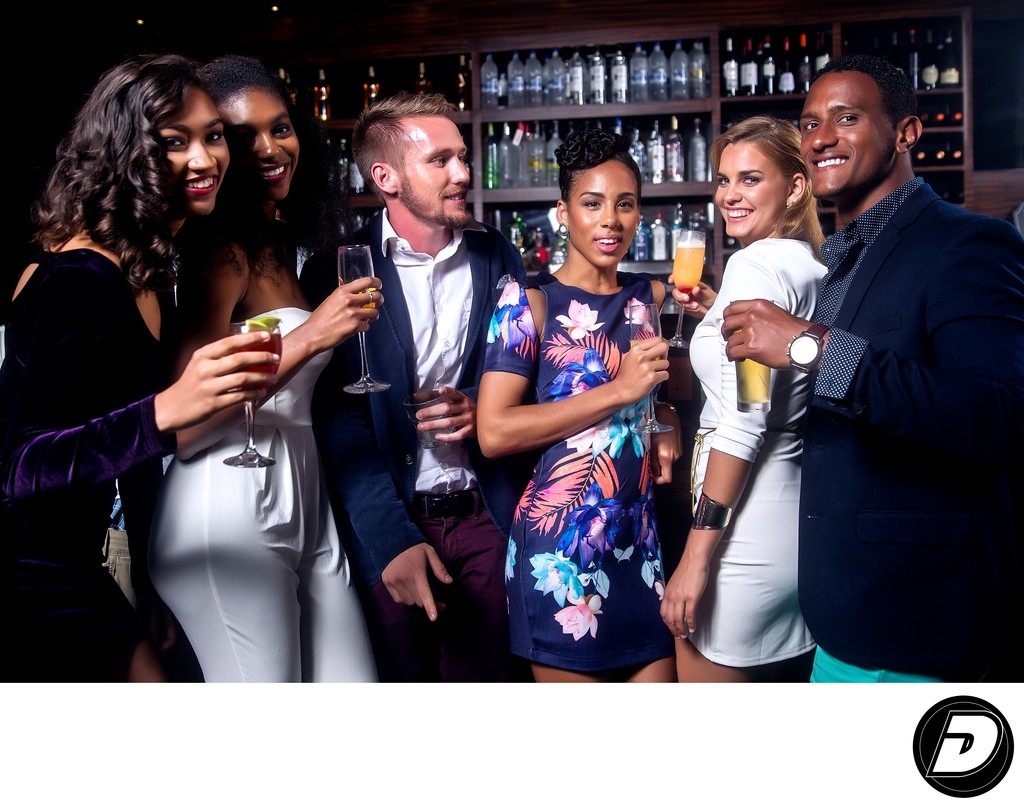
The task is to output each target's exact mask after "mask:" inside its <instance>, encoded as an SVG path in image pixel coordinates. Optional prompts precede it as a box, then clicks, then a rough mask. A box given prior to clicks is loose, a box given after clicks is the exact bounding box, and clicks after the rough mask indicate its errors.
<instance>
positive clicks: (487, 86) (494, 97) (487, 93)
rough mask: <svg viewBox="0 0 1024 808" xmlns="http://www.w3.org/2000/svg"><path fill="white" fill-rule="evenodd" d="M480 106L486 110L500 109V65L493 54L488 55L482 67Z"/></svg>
mask: <svg viewBox="0 0 1024 808" xmlns="http://www.w3.org/2000/svg"><path fill="white" fill-rule="evenodd" d="M480 106H482V107H483V108H484V109H497V107H498V65H497V64H495V62H494V55H493V54H491V53H488V54H487V56H486V57H485V58H484V63H483V64H482V65H481V66H480Z"/></svg>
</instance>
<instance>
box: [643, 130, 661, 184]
mask: <svg viewBox="0 0 1024 808" xmlns="http://www.w3.org/2000/svg"><path fill="white" fill-rule="evenodd" d="M647 166H648V168H647V170H648V172H649V174H650V180H651V182H654V183H662V182H665V139H664V138H663V137H662V136H661V124H660V123H659V122H658V119H657V118H655V119H654V124H653V126H652V127H651V133H650V134H649V135H648V136H647Z"/></svg>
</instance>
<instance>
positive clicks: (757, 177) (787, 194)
mask: <svg viewBox="0 0 1024 808" xmlns="http://www.w3.org/2000/svg"><path fill="white" fill-rule="evenodd" d="M716 182H717V183H718V187H717V189H716V190H715V204H716V205H718V209H719V210H720V211H721V212H722V219H723V220H724V221H725V232H726V233H728V234H729V235H730V236H732V237H733V238H735V239H737V240H738V241H739V242H740V244H742V245H743V246H744V247H745V246H747V245H748V244H752V243H753V242H755V241H758V240H759V239H763V238H768V237H769V236H773V235H775V231H776V227H777V226H778V223H779V221H780V220H781V217H782V215H783V213H784V212H785V210H786V206H787V204H792V203H795V202H796V200H797V199H799V198H800V195H801V194H802V193H803V189H804V178H803V177H802V176H800V175H799V174H798V175H796V176H794V177H793V179H792V180H791V181H790V182H787V181H786V178H785V177H784V176H783V175H782V172H781V171H779V169H778V167H777V166H776V165H775V164H774V163H773V162H772V161H771V160H769V159H768V158H767V157H766V156H765V155H764V153H763V152H762V151H761V150H760V149H758V148H757V147H756V146H754V145H753V144H751V143H747V142H744V141H740V142H738V143H730V144H729V145H728V146H726V147H725V149H723V150H722V156H721V157H720V158H719V161H718V173H717V175H716Z"/></svg>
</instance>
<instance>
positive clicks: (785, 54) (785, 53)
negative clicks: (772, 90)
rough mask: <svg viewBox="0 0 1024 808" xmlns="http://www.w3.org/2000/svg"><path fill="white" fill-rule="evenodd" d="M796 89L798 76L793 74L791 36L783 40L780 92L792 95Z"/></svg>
mask: <svg viewBox="0 0 1024 808" xmlns="http://www.w3.org/2000/svg"><path fill="white" fill-rule="evenodd" d="M795 91H796V76H794V75H793V59H792V56H791V55H790V52H789V37H788V36H787V37H783V40H782V72H781V73H780V74H779V92H780V93H782V94H783V95H790V94H792V93H794V92H795Z"/></svg>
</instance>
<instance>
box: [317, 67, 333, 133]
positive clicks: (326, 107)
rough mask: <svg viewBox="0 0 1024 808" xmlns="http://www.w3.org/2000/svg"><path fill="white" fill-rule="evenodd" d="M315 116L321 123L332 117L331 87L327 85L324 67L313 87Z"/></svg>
mask: <svg viewBox="0 0 1024 808" xmlns="http://www.w3.org/2000/svg"><path fill="white" fill-rule="evenodd" d="M313 114H314V115H315V116H316V117H317V118H319V119H320V120H321V121H327V120H330V117H331V85H330V84H328V83H327V75H326V73H325V72H324V69H323V68H322V67H321V68H320V72H319V74H318V76H317V82H316V84H315V85H314V86H313Z"/></svg>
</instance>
